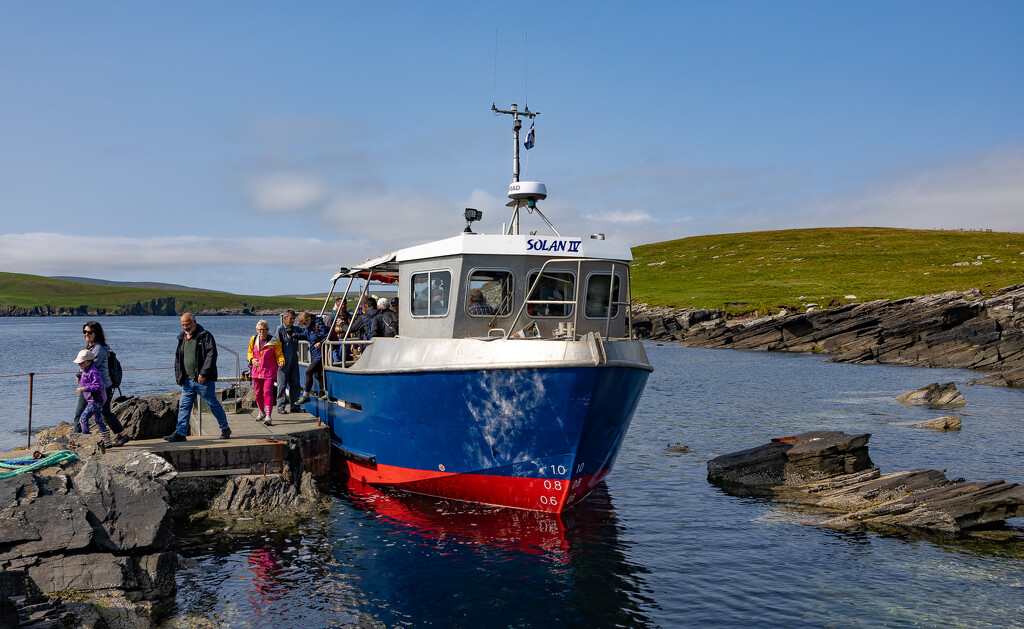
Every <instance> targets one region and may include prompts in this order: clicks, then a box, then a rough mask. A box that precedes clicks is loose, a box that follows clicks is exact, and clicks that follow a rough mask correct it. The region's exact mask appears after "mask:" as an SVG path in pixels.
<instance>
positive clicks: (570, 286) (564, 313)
mask: <svg viewBox="0 0 1024 629" xmlns="http://www.w3.org/2000/svg"><path fill="white" fill-rule="evenodd" d="M535 279H537V271H534V272H532V273H530V277H529V279H528V280H527V285H528V286H533V282H534V280H535ZM530 299H531V300H534V299H540V300H543V301H550V302H553V303H550V304H527V305H526V312H527V314H529V315H530V316H532V317H568V316H569V315H571V314H572V304H567V303H557V302H566V301H570V302H574V301H576V277H575V276H574V275H573V274H572V273H567V272H565V271H545V272H544V275H543V277H541V278H540V282H538V284H537V287H536V288H535V289H534V291H533V292H532V293H530Z"/></svg>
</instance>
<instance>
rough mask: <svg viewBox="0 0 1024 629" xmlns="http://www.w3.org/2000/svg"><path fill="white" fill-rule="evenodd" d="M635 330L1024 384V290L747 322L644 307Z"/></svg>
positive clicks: (699, 343)
mask: <svg viewBox="0 0 1024 629" xmlns="http://www.w3.org/2000/svg"><path fill="white" fill-rule="evenodd" d="M633 327H634V330H635V331H636V333H637V334H638V335H639V336H640V337H641V338H649V339H652V340H674V341H680V342H682V344H684V345H687V346H690V347H708V348H719V349H748V350H765V351H785V352H815V353H825V354H831V355H832V356H833V360H835V361H837V362H851V363H890V364H902V365H917V366H923V367H947V368H948V367H952V368H961V369H979V370H986V371H999V372H1002V373H1003V374H1008V375H1005V376H1002V377H1001V380H1000V381H1001V382H1002V383H1003V384H1004V386H1020V385H1021V384H1024V284H1022V285H1016V286H1011V287H1008V288H1004V289H1002V290H998V291H995V292H994V293H992V294H989V295H982V294H981V293H980V292H979V291H977V290H971V291H967V292H948V293H941V294H937V295H925V296H922V297H908V298H906V299H899V300H896V301H889V300H884V299H883V300H877V301H872V302H867V303H851V304H847V305H842V306H839V307H836V308H830V309H826V310H809V311H807V312H802V313H788V312H784V313H781V314H778V315H772V316H765V317H755V318H744V319H728V318H726V316H725V314H724V313H723V312H722V311H714V310H692V309H682V310H675V309H669V308H648V307H646V306H640V307H638V308H637V309H636V310H635V313H634V323H633ZM977 382H979V383H981V384H989V382H983V381H977ZM993 383H995V382H993Z"/></svg>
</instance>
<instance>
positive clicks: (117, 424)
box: [75, 321, 131, 446]
mask: <svg viewBox="0 0 1024 629" xmlns="http://www.w3.org/2000/svg"><path fill="white" fill-rule="evenodd" d="M82 335H83V336H84V337H85V349H87V350H89V351H90V352H92V353H93V355H94V356H95V357H96V360H95V362H94V364H95V365H96V368H97V369H99V371H100V375H102V376H103V386H104V388H105V389H106V391H107V401H106V402H104V403H103V420H104V421H105V422H106V424H107V426H109V427H110V429H111V430H114V431H116V432H117V437H115V438H114V441H113V443H112V444H111V445H115V446H123V445H124V444H126V443H128V442H129V441H130V440H131V437H129V436H128V435H127V434H125V432H124V426H123V425H122V424H121V420H119V419H118V418H117V415H114V413H113V411H111V410H110V400H111V399H112V398H113V397H114V396H113V392H114V386H113V382H112V381H111V380H110V370H109V369H108V367H107V358H108V356H109V355H110V348H109V347H107V337H106V336H104V334H103V326H101V325H100V323H99V321H87V322H86V323H85V325H83V326H82ZM84 410H85V397H84V396H82V395H81V394H79V396H78V408H77V409H76V410H75V417H81V416H82V411H84ZM81 431H82V427H81V426H80V425H79V422H77V421H76V422H75V432H81Z"/></svg>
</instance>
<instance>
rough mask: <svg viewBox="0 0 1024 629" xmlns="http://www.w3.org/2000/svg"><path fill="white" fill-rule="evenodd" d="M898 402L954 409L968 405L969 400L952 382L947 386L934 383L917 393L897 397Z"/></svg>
mask: <svg viewBox="0 0 1024 629" xmlns="http://www.w3.org/2000/svg"><path fill="white" fill-rule="evenodd" d="M896 401H898V402H902V403H904V404H927V405H929V406H950V407H952V406H966V405H967V400H965V399H964V396H963V394H962V393H960V390H959V389H957V388H956V385H955V384H953V383H952V382H947V383H946V384H939V383H938V382H933V383H932V384H929V385H928V386H925V387H922V388H920V389H918V390H916V391H911V392H910V393H904V394H903V395H901V396H899V397H897V398H896Z"/></svg>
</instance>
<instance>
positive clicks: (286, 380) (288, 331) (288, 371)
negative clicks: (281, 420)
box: [274, 310, 302, 415]
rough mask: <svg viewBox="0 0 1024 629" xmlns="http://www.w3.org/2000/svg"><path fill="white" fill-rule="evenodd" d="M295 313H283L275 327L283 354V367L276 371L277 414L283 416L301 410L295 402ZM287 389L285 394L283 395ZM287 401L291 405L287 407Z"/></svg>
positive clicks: (296, 356)
mask: <svg viewBox="0 0 1024 629" xmlns="http://www.w3.org/2000/svg"><path fill="white" fill-rule="evenodd" d="M296 333H297V330H296V329H295V311H294V310H287V311H285V313H284V323H282V324H281V325H279V326H277V331H276V332H274V336H276V337H277V342H278V343H280V344H281V351H282V352H284V367H281V368H280V369H278V370H277V412H278V413H280V414H282V415H283V414H285V413H287V412H288V411H289V410H290V411H291V412H293V413H296V412H298V411H301V410H302V407H301V406H299V405H298V403H297V402H296V400H298V399H299V395H300V394H301V393H300V386H299V339H298V338H297V336H296ZM285 389H287V390H288V391H287V393H285ZM289 401H290V402H291V404H290V405H289V404H288V403H289Z"/></svg>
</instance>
